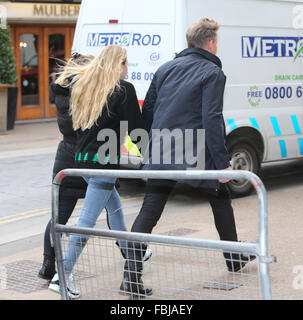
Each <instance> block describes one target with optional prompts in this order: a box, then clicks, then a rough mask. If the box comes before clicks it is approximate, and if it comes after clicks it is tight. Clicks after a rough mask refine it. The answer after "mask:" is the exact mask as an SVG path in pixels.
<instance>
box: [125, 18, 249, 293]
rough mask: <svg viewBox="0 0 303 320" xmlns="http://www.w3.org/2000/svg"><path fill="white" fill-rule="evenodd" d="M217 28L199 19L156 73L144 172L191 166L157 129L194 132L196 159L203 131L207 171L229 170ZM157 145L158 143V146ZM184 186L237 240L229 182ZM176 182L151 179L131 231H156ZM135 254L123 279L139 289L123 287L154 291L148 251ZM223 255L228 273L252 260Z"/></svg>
mask: <svg viewBox="0 0 303 320" xmlns="http://www.w3.org/2000/svg"><path fill="white" fill-rule="evenodd" d="M218 29H219V25H218V23H217V22H216V21H214V20H210V19H206V18H205V19H201V20H200V21H199V22H197V23H196V24H194V25H193V26H192V27H191V28H190V29H189V30H188V32H187V35H186V36H187V42H188V48H187V49H185V50H183V51H182V52H181V53H180V54H178V55H177V57H176V58H175V59H174V60H173V61H170V62H167V63H166V64H164V65H162V66H161V67H160V68H159V69H158V70H157V72H156V74H155V77H154V79H153V81H152V83H151V85H150V88H149V90H148V93H147V95H146V99H145V101H144V104H143V115H144V118H145V120H146V123H147V126H148V129H149V130H150V133H149V134H150V141H149V159H148V160H149V161H148V162H147V163H146V164H145V165H144V166H143V169H145V170H169V169H170V170H178V169H183V170H184V169H187V168H189V167H191V166H190V165H188V164H187V163H186V162H185V161H183V162H182V161H181V162H180V161H179V160H180V159H178V157H176V153H177V151H176V149H177V147H179V143H178V141H176V140H175V143H174V144H173V143H172V147H171V148H168V149H166V148H164V146H163V141H161V139H155V137H154V132H155V131H159V130H166V129H168V131H169V132H173V131H174V130H176V129H179V130H181V131H180V132H181V133H183V135H184V132H185V130H188V129H191V130H192V132H193V135H192V136H193V138H194V139H193V149H194V150H193V151H194V152H193V154H195V155H196V156H197V158H198V155H199V154H200V152H203V150H202V149H203V148H199V145H200V147H203V146H204V145H203V146H201V143H200V144H199V141H198V140H197V132H198V130H199V129H204V130H205V131H204V132H205V150H204V152H205V166H204V167H205V169H206V170H231V166H230V156H229V154H228V151H227V148H226V136H225V125H224V119H223V114H222V109H223V94H224V88H225V81H226V77H225V75H224V73H223V71H222V65H221V61H220V59H219V58H218V57H217V56H216V52H217V40H218V39H217V30H218ZM180 141H181V142H183V143H182V145H183V146H185V147H184V148H183V156H186V152H187V151H186V141H184V139H183V138H182V134H181V138H180V139H179V142H180ZM155 143H157V144H158V145H157V147H156V148H155V145H154V144H155ZM159 147H160V156H159V154H156V155H155V152H156V153H158V152H159ZM161 147H162V149H161ZM155 150H156V151H155ZM181 154H182V153H181ZM167 155H168V156H169V157H168V158H167V157H166V158H167V159H171V162H170V163H167V162H165V161H164V160H165V159H164V158H165V156H167ZM155 156H156V157H155ZM155 158H156V160H157V161H156V163H155ZM159 160H160V161H159ZM176 160H178V161H176ZM195 165H196V164H195ZM184 182H186V183H189V184H191V185H192V186H195V187H199V188H203V190H204V191H206V192H207V195H208V201H209V203H210V205H211V207H212V210H213V214H214V219H215V225H216V228H217V231H218V233H219V236H220V239H221V240H227V241H238V239H237V232H236V226H235V220H234V213H233V208H232V206H231V198H230V195H229V192H228V189H227V187H226V183H227V182H228V180H224V179H223V180H219V181H216V180H212V181H206V180H194V181H188V180H185V181H184ZM175 184H176V181H171V180H153V179H149V180H148V181H147V186H146V195H145V198H144V202H143V205H142V208H141V210H140V213H139V215H138V216H137V218H136V220H135V222H134V224H133V226H132V229H131V231H132V232H142V233H151V232H152V230H153V228H154V226H155V225H156V224H157V222H158V220H159V219H160V217H161V214H162V212H163V209H164V206H165V204H166V202H167V199H168V197H169V194H170V193H171V191H172V190H173V187H174V185H175ZM132 246H135V249H138V248H140V246H141V248H142V244H137V243H131V244H129V247H130V248H131V247H132ZM137 247H138V248H137ZM136 251H137V252H138V253H134V251H133V250H129V260H127V263H126V265H125V275H126V274H127V272H128V277H127V276H124V283H127V281H126V280H127V278H130V280H131V281H134V282H137V286H135V285H132V286H131V285H130V284H129V285H128V286H127V285H124V288H126V289H131V290H132V292H136V291H137V292H139V293H141V294H144V293H146V292H150V291H151V290H150V288H148V289H147V288H146V287H144V285H143V282H142V279H141V275H142V274H141V271H142V263H141V260H142V255H144V248H143V250H142V251H143V252H142V253H141V256H140V253H139V251H138V250H136ZM134 256H135V257H134ZM224 257H225V259H226V264H227V267H228V270H229V271H239V270H240V269H241V268H243V267H244V265H245V264H246V263H247V262H248V260H249V259H251V257H250V258H246V257H244V256H242V255H239V254H238V255H235V254H233V255H231V254H229V253H224ZM134 260H137V261H136V262H135V261H134ZM135 271H136V272H135ZM131 290H128V291H131Z"/></svg>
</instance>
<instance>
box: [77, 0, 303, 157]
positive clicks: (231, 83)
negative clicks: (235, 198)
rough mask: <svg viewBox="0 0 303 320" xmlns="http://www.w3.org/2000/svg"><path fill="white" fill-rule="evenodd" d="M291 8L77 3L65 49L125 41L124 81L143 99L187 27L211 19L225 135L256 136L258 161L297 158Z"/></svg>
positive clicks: (262, 2)
mask: <svg viewBox="0 0 303 320" xmlns="http://www.w3.org/2000/svg"><path fill="white" fill-rule="evenodd" d="M297 5H303V2H302V1H287V0H285V1H276V0H272V1H271V0H212V1H208V0H162V1H160V0H154V1H148V0H112V1H105V0H83V1H82V5H81V9H80V15H79V18H78V22H77V27H76V32H75V38H74V44H73V49H72V51H73V52H75V51H77V52H87V53H92V54H94V55H98V54H99V52H100V51H101V50H102V48H104V46H106V45H108V44H120V45H123V46H126V48H127V51H128V61H129V73H128V81H130V82H132V83H133V84H134V86H135V88H136V90H137V94H138V98H139V100H141V101H142V100H144V97H145V94H146V91H147V89H148V87H149V84H150V81H151V79H152V77H153V74H154V72H155V71H156V70H157V68H158V67H159V66H160V65H161V64H163V63H165V62H166V61H169V60H171V59H172V58H173V57H174V56H175V53H177V52H180V51H181V50H183V49H184V48H186V39H185V34H186V30H187V29H188V27H189V26H191V25H192V24H193V23H194V22H196V21H197V20H198V19H199V18H200V17H209V18H213V19H216V20H217V21H218V22H219V23H220V25H221V28H220V30H219V43H218V54H217V55H218V57H219V58H220V59H221V61H222V64H223V71H224V73H225V74H226V76H227V84H226V90H225V97H224V117H225V120H226V128H227V134H228V135H229V134H230V133H232V132H235V130H240V131H238V132H240V133H241V134H242V132H244V131H241V129H243V128H251V129H252V130H256V131H257V132H258V133H260V134H261V137H262V140H263V143H264V152H263V154H262V161H263V162H265V161H275V160H281V159H292V158H298V157H303V52H302V53H301V54H299V53H298V51H299V50H300V48H301V47H303V30H302V29H295V28H293V21H294V18H295V15H294V12H295V11H294V7H295V6H297ZM266 13H267V14H266ZM110 20H118V23H114V24H113V23H109V21H110ZM297 53H298V57H297V58H296V54H297Z"/></svg>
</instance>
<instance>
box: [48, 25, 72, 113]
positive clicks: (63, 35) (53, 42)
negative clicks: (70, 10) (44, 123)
mask: <svg viewBox="0 0 303 320" xmlns="http://www.w3.org/2000/svg"><path fill="white" fill-rule="evenodd" d="M69 29H70V27H60V28H58V27H46V28H44V31H43V33H44V49H45V52H46V54H45V56H46V57H47V60H46V61H45V73H44V83H45V88H46V90H45V93H46V94H45V98H44V104H45V117H47V118H53V117H55V116H56V107H55V105H54V102H55V101H54V98H53V96H52V92H51V90H50V85H51V84H52V83H53V82H54V81H55V80H56V73H57V72H58V71H59V68H60V66H62V65H64V63H65V61H66V59H67V58H69V57H70V51H71V39H70V30H69Z"/></svg>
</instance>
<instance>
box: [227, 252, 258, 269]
mask: <svg viewBox="0 0 303 320" xmlns="http://www.w3.org/2000/svg"><path fill="white" fill-rule="evenodd" d="M255 259H256V256H252V255H248V256H244V255H243V254H235V253H233V254H232V255H230V254H229V258H228V259H227V260H226V265H227V269H228V271H229V272H238V271H240V270H242V269H243V268H244V267H245V266H246V265H247V264H248V263H249V262H251V261H253V260H255Z"/></svg>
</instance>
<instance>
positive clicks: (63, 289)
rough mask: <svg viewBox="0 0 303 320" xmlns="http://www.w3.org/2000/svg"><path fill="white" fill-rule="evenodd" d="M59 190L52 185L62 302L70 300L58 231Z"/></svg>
mask: <svg viewBox="0 0 303 320" xmlns="http://www.w3.org/2000/svg"><path fill="white" fill-rule="evenodd" d="M59 189H60V185H56V184H53V185H52V236H53V241H54V247H55V254H56V261H57V271H58V276H59V283H60V291H61V298H62V300H68V299H69V298H68V294H67V287H66V278H65V272H64V259H63V253H62V246H61V236H60V233H58V232H57V231H56V225H57V224H59Z"/></svg>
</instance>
